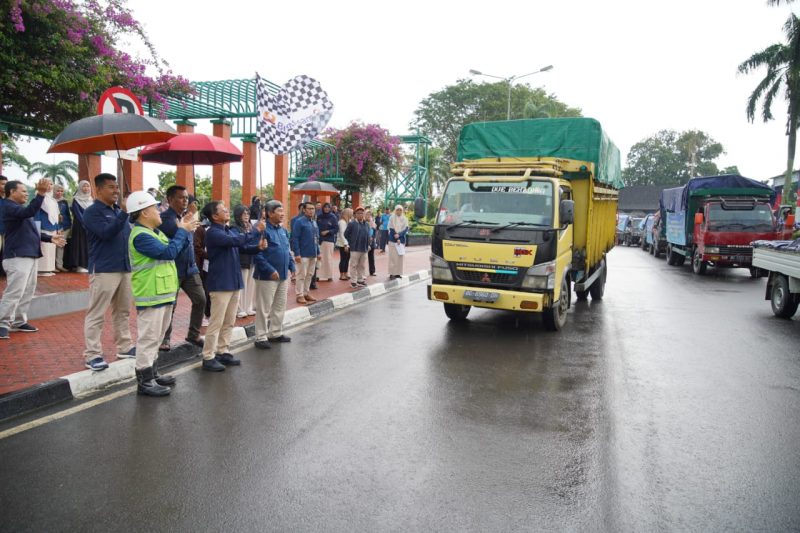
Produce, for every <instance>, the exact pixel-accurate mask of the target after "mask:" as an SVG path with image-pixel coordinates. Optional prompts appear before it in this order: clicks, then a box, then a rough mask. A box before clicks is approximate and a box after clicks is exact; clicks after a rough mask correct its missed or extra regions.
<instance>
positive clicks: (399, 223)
mask: <svg viewBox="0 0 800 533" xmlns="http://www.w3.org/2000/svg"><path fill="white" fill-rule="evenodd" d="M398 209H399V210H400V215H399V216H398V215H397V210H398ZM389 227H390V228H392V229H394V230H395V231H396V232H397V233H400V232H401V231H404V230H405V229H407V228H408V219H407V218H406V216H405V215H404V214H403V206H402V205H396V206H394V211H392V215H391V216H390V217H389Z"/></svg>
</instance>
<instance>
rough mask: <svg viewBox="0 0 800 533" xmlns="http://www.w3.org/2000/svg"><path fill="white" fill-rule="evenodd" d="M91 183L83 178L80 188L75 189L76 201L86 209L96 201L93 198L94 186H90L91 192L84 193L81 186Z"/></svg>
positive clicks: (74, 197) (74, 198)
mask: <svg viewBox="0 0 800 533" xmlns="http://www.w3.org/2000/svg"><path fill="white" fill-rule="evenodd" d="M84 183H85V184H86V185H89V182H88V181H86V180H81V182H80V183H79V184H78V190H77V191H75V195H74V196H73V197H72V198H73V200H74V201H76V202H78V205H79V206H81V207H82V208H84V209H86V208H87V207H89V206H90V205H92V204H93V203H94V198H92V188H91V186H90V187H89V192H87V193H84V192H82V191H81V186H82V185H83V184H84Z"/></svg>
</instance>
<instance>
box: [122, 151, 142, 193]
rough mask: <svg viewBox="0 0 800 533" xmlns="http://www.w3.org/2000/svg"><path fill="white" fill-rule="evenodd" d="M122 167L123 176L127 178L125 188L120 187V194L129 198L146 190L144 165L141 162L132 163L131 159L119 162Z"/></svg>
mask: <svg viewBox="0 0 800 533" xmlns="http://www.w3.org/2000/svg"><path fill="white" fill-rule="evenodd" d="M119 162H120V164H121V166H122V172H121V176H118V178H120V177H122V175H124V176H125V186H124V187H122V186H121V185H120V189H121V190H120V194H122V196H123V197H124V196H127V195H129V194H130V193H132V192H134V191H141V190H143V189H144V163H142V162H141V161H131V160H129V159H120V160H119Z"/></svg>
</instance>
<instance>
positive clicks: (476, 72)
mask: <svg viewBox="0 0 800 533" xmlns="http://www.w3.org/2000/svg"><path fill="white" fill-rule="evenodd" d="M548 70H553V65H547V66H546V67H542V68H540V69H539V70H535V71H533V72H528V73H527V74H523V75H522V76H511V77H508V78H504V77H502V76H495V75H493V74H484V73H483V72H481V71H480V70H475V69H470V71H469V73H470V74H472V75H473V76H486V77H487V78H497V79H498V80H503V81H505V82H506V83H508V112H507V114H506V120H511V85H512V84H513V83H514V82H515V81H517V80H519V79H521V78H524V77H526V76H532V75H534V74H538V73H540V72H547V71H548Z"/></svg>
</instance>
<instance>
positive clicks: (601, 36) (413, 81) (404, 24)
mask: <svg viewBox="0 0 800 533" xmlns="http://www.w3.org/2000/svg"><path fill="white" fill-rule="evenodd" d="M129 6H130V7H131V9H132V10H133V12H134V16H135V17H136V18H137V19H138V20H139V21H141V22H142V23H143V24H144V26H145V28H146V30H147V32H148V33H149V35H150V38H151V40H152V42H153V44H154V45H155V46H156V48H157V50H158V52H159V54H160V55H161V56H162V57H163V58H164V59H166V60H167V61H169V63H170V65H171V67H172V68H173V70H174V71H175V72H176V73H179V74H182V75H184V76H185V77H187V78H189V79H190V80H192V81H212V80H224V79H237V78H249V77H252V76H253V75H254V73H255V72H256V71H258V72H259V73H260V74H261V75H262V76H263V77H265V78H267V79H269V80H271V81H273V82H275V83H277V84H279V85H282V84H283V83H285V82H286V81H287V80H288V79H290V78H292V77H293V76H296V75H298V74H307V75H309V76H311V77H314V78H316V79H317V80H319V81H320V83H321V84H322V86H323V88H325V89H326V90H327V92H328V94H329V96H330V98H331V100H332V101H333V102H334V104H335V106H336V108H335V112H334V115H333V118H332V120H331V123H330V125H332V126H335V127H343V126H346V125H347V124H348V123H349V122H350V121H352V120H362V121H365V122H371V123H378V124H380V125H381V126H383V127H385V128H387V129H388V130H390V131H391V132H392V133H393V134H404V133H407V132H408V131H409V123H410V122H411V121H412V119H413V112H414V110H415V109H416V108H417V105H418V104H419V102H420V101H421V100H422V99H423V98H425V97H426V96H427V95H428V94H430V93H432V92H435V91H438V90H440V89H442V88H443V87H445V86H447V85H450V84H454V83H455V82H456V81H457V80H458V79H460V78H466V77H469V70H470V69H476V70H479V71H482V72H486V73H490V74H494V75H497V76H503V77H506V76H512V75H521V74H525V73H528V72H531V71H534V70H537V69H539V68H540V67H543V66H545V65H549V64H552V65H553V66H554V68H553V70H551V71H549V72H545V73H540V74H536V75H534V76H530V77H528V78H526V79H525V81H527V82H528V83H530V84H531V85H532V86H541V87H544V88H545V89H546V90H547V91H548V92H549V93H552V94H554V95H555V96H557V97H558V98H559V99H560V100H561V101H563V102H565V103H567V104H568V105H570V106H574V107H579V108H581V109H582V110H583V114H584V116H588V117H593V118H596V119H598V120H599V121H600V122H601V123H602V124H603V126H604V127H605V128H606V130H607V131H608V133H609V135H610V136H611V138H612V139H613V140H614V142H615V143H616V144H617V145H618V146H619V148H620V150H621V152H622V157H623V164H624V161H625V157H626V156H627V153H628V151H629V149H630V147H631V146H632V145H633V144H634V143H636V142H638V141H640V140H642V139H644V138H646V137H648V136H650V135H652V134H654V133H656V132H657V131H659V130H662V129H675V130H678V131H683V130H688V129H700V130H703V131H705V132H707V133H709V134H710V135H711V136H712V137H713V138H714V139H716V140H717V141H719V142H720V143H722V144H723V146H724V147H725V150H726V154H725V155H723V156H722V157H721V158H719V159H718V160H717V164H718V165H719V166H720V168H722V167H724V166H728V165H738V167H739V170H740V171H741V173H742V174H743V175H745V176H748V177H752V178H756V179H766V178H768V177H772V176H775V175H777V174H780V173H782V172H783V170H784V166H785V161H786V136H785V131H784V126H785V119H784V117H785V113H786V107H785V101H784V100H783V99H782V98H781V99H776V102H775V104H774V108H773V113H774V115H775V116H776V117H777V118H776V120H774V121H772V122H771V123H769V124H766V125H765V124H763V123H761V122H760V120H759V121H758V122H756V123H755V124H751V123H749V122H747V120H746V117H745V105H746V100H747V97H748V95H749V94H750V93H751V92H752V90H753V88H754V87H755V86H756V84H757V83H758V82H759V81H760V79H761V77H763V72H759V73H757V74H752V75H749V76H743V75H738V74H737V70H736V67H737V65H738V64H739V63H740V62H742V61H743V60H744V59H746V58H747V57H749V56H750V55H751V54H752V53H753V52H755V51H757V50H761V49H763V48H765V47H766V46H768V45H770V44H772V43H774V42H778V41H781V40H783V33H782V27H783V23H784V21H785V20H786V18H787V16H788V14H789V8H787V7H780V8H775V7H768V6H767V5H766V1H765V0H724V1H723V0H672V1H669V2H648V1H641V0H638V1H634V0H631V1H624V0H605V1H597V0H573V1H571V2H552V1H548V2H542V1H537V0H532V1H529V2H518V1H515V2H511V1H504V0H494V1H491V2H487V1H486V0H483V1H480V2H476V1H460V2H449V1H448V2H444V1H442V2H432V1H426V2H422V1H417V0H406V1H405V2H394V3H386V2H375V1H363V2H357V1H352V0H339V1H336V2H331V1H318V0H307V1H305V2H302V3H298V2H257V1H243V0H228V1H226V2H218V1H214V2H211V1H202V0H201V1H199V0H193V1H182V0H181V1H179V0H169V1H164V0H158V1H155V0H129ZM476 80H478V81H480V80H487V79H486V78H480V77H477V78H476ZM487 81H488V80H487ZM198 131H203V132H208V133H210V126H208V125H206V124H203V125H202V126H201V127H199V128H198ZM46 146H47V143H45V142H42V141H38V142H31V143H25V142H22V143H20V147H21V148H22V151H23V153H25V154H26V155H27V156H28V157H29V158H30V159H31V160H39V161H46V162H54V161H58V160H62V159H64V158H68V157H69V156H66V155H64V154H55V155H46V154H45V153H44V152H45V150H46ZM262 161H263V163H264V169H263V173H262V176H263V179H264V182H265V183H267V182H270V181H272V162H271V157H267V156H266V154H264V156H263V157H262ZM104 170H110V171H113V161H112V160H105V158H104ZM162 170H165V167H164V166H162V165H155V164H146V165H145V180H146V185H148V186H149V185H152V184H154V183H155V175H156V174H157V173H158V172H160V171H162ZM198 171H199V172H200V173H201V175H204V174H206V173H208V174H210V170H208V171H207V170H206V169H202V168H201V169H198ZM4 173H6V174H7V175H9V176H10V177H12V178H19V177H20V173H19V172H18V170H17V169H15V168H13V167H12V168H6V169H5V171H4ZM231 177H232V178H240V177H241V170H240V166H239V165H234V166H233V167H232V170H231Z"/></svg>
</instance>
